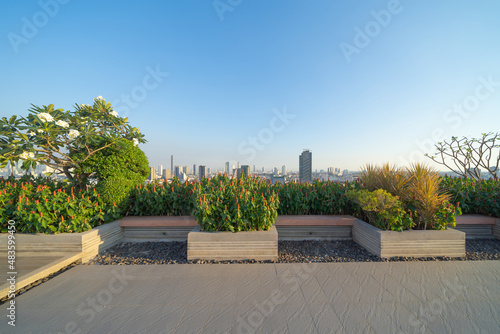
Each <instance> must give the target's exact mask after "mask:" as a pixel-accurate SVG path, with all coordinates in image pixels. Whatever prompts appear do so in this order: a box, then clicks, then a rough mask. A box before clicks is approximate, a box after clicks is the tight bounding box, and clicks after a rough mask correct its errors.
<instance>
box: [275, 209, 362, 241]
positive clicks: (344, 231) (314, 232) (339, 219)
mask: <svg viewBox="0 0 500 334" xmlns="http://www.w3.org/2000/svg"><path fill="white" fill-rule="evenodd" d="M354 220H356V218H354V217H353V216H341V215H339V216H329V215H324V216H321V215H311V216H309V215H303V216H278V219H277V220H276V229H277V230H278V238H279V240H352V233H351V230H352V224H353V222H354Z"/></svg>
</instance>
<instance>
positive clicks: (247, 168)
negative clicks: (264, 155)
mask: <svg viewBox="0 0 500 334" xmlns="http://www.w3.org/2000/svg"><path fill="white" fill-rule="evenodd" d="M241 175H245V176H247V177H248V176H250V166H249V165H243V166H241Z"/></svg>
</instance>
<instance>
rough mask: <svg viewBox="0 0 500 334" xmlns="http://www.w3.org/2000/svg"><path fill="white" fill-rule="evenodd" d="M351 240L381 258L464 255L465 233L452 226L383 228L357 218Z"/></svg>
mask: <svg viewBox="0 0 500 334" xmlns="http://www.w3.org/2000/svg"><path fill="white" fill-rule="evenodd" d="M352 235H353V240H354V241H355V242H356V243H358V244H359V245H361V246H362V247H364V248H365V249H366V250H368V251H369V252H370V253H372V254H374V255H377V256H379V257H381V258H390V257H395V256H405V257H429V256H431V257H435V256H446V257H464V256H465V233H464V232H462V231H458V230H455V229H448V230H434V231H433V230H427V231H416V230H411V231H403V232H396V231H383V230H381V229H379V228H377V227H375V226H372V225H370V224H368V223H365V222H364V221H361V220H356V221H354V225H353V229H352Z"/></svg>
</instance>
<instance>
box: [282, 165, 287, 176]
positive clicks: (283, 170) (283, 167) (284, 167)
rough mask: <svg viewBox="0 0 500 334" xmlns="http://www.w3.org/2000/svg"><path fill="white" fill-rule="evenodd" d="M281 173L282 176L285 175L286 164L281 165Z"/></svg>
mask: <svg viewBox="0 0 500 334" xmlns="http://www.w3.org/2000/svg"><path fill="white" fill-rule="evenodd" d="M281 174H283V176H284V175H286V165H283V166H282V167H281Z"/></svg>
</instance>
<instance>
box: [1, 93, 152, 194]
mask: <svg viewBox="0 0 500 334" xmlns="http://www.w3.org/2000/svg"><path fill="white" fill-rule="evenodd" d="M143 138H144V136H143V135H142V134H141V133H140V132H139V129H137V128H133V127H131V126H130V125H129V124H128V120H127V118H121V117H119V116H118V114H117V113H116V112H115V111H114V110H113V107H112V106H111V103H109V102H106V101H105V100H104V99H103V98H102V97H98V98H96V99H94V103H93V105H92V106H91V105H83V104H81V105H79V106H78V105H76V106H75V110H74V111H73V112H71V111H64V110H63V109H55V108H54V105H53V104H51V105H49V106H42V107H38V106H33V108H31V109H30V110H29V114H28V116H27V117H22V116H12V117H11V118H9V119H8V118H6V117H3V118H2V119H0V167H4V166H5V165H6V164H7V163H8V162H11V164H12V163H15V162H17V161H19V160H22V161H23V164H22V168H23V169H28V168H29V167H32V168H34V167H36V165H37V164H44V165H47V166H50V167H52V168H54V169H55V170H57V171H59V172H61V173H64V174H65V175H66V176H67V177H68V179H69V180H70V181H73V182H75V184H77V185H78V186H79V187H80V188H83V187H84V186H85V180H86V178H87V177H88V175H82V174H77V172H79V171H81V169H80V168H78V167H79V165H80V163H82V162H84V161H85V160H86V159H87V158H88V157H90V156H92V155H93V154H95V153H96V152H99V150H101V149H103V148H105V147H107V146H111V145H113V143H115V142H117V141H118V140H120V139H126V140H128V141H131V142H133V143H134V144H138V143H144V142H145V140H144V139H143Z"/></svg>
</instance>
